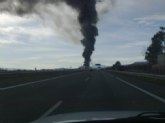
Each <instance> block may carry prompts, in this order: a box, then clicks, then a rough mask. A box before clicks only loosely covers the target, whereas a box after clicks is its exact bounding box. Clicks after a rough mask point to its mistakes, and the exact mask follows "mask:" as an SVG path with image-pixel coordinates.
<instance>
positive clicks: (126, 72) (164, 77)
mask: <svg viewBox="0 0 165 123" xmlns="http://www.w3.org/2000/svg"><path fill="white" fill-rule="evenodd" d="M108 71H110V72H116V73H122V74H129V75H136V76H143V77H150V78H155V79H163V80H165V75H156V74H148V73H136V72H128V71H116V70H108Z"/></svg>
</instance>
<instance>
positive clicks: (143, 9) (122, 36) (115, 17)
mask: <svg viewBox="0 0 165 123" xmlns="http://www.w3.org/2000/svg"><path fill="white" fill-rule="evenodd" d="M164 5H165V1H164V0H145V1H144V0H116V2H115V4H114V5H113V7H111V6H109V8H110V10H109V12H108V13H106V14H104V15H100V19H99V20H100V21H99V22H98V28H99V36H98V37H97V42H96V45H95V51H94V53H93V55H92V63H93V64H95V63H101V64H104V65H112V64H114V63H115V62H116V61H117V60H119V61H121V63H122V64H129V63H133V62H136V61H144V54H145V50H146V48H147V46H148V45H149V44H150V42H151V41H150V40H151V37H152V36H153V35H154V34H155V33H156V32H157V31H158V30H159V27H160V26H165V7H164ZM67 10H68V9H67ZM73 15H74V14H73ZM73 17H74V16H73ZM73 21H74V20H73ZM50 23H51V22H50V21H43V20H42V19H41V18H40V17H37V16H28V17H18V16H14V15H10V14H7V13H1V14H0V57H1V58H0V67H3V68H22V69H23V68H25V69H33V68H35V67H37V68H39V69H40V68H60V67H78V66H80V65H82V64H83V61H84V60H83V58H82V55H81V54H82V52H83V47H82V45H81V44H80V42H79V40H78V41H71V39H69V38H68V37H67V34H66V37H65V36H61V35H60V33H58V32H60V30H58V27H53V28H52V26H51V24H50ZM64 23H66V22H64ZM75 28H76V27H75ZM77 34H79V32H78V33H77ZM75 40H76V39H75Z"/></svg>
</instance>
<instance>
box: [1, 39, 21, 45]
mask: <svg viewBox="0 0 165 123" xmlns="http://www.w3.org/2000/svg"><path fill="white" fill-rule="evenodd" d="M17 43H19V42H17V41H15V40H1V39H0V45H9V44H17Z"/></svg>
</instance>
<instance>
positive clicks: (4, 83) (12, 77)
mask: <svg viewBox="0 0 165 123" xmlns="http://www.w3.org/2000/svg"><path fill="white" fill-rule="evenodd" d="M75 72H79V71H44V72H29V73H21V72H20V73H13V74H4V75H3V74H2V75H0V88H3V87H8V86H13V85H18V84H23V83H28V82H34V81H38V80H43V79H48V78H53V77H57V76H61V75H66V74H71V73H75Z"/></svg>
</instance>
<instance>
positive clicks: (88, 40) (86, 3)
mask: <svg viewBox="0 0 165 123" xmlns="http://www.w3.org/2000/svg"><path fill="white" fill-rule="evenodd" d="M108 1H110V0H104V1H102V0H0V12H8V13H10V14H14V15H18V16H25V15H33V14H35V15H39V16H41V17H42V16H43V15H44V14H45V13H46V14H47V15H49V14H50V16H46V17H51V18H52V19H53V21H54V23H55V25H58V26H57V27H59V28H60V27H63V28H61V30H62V33H63V34H64V36H65V34H66V35H68V34H69V35H70V36H72V38H73V39H78V38H74V37H76V35H77V34H76V32H77V31H76V29H79V28H78V27H80V29H79V31H78V32H81V35H82V36H83V39H82V40H81V43H82V44H83V46H84V52H83V57H84V59H85V60H84V66H85V67H89V66H90V61H91V55H92V53H93V51H94V45H95V41H96V36H98V29H97V26H96V24H97V21H98V13H105V12H106V11H107V10H108V6H105V5H106V4H102V8H100V7H98V8H99V10H100V11H99V12H98V13H97V10H96V3H97V2H101V3H103V2H107V3H108V4H111V2H108ZM64 3H65V4H66V5H68V6H70V7H71V8H73V10H75V11H76V13H77V21H78V22H79V23H78V24H79V25H78V24H77V26H74V24H73V20H74V19H73V20H72V22H71V21H70V24H68V25H67V26H68V27H67V32H66V31H65V30H66V28H65V26H62V25H63V24H60V22H61V21H63V20H65V19H66V20H67V18H65V15H66V14H64V12H62V11H63V10H61V11H59V12H57V11H54V10H53V9H52V10H51V9H50V8H51V7H50V6H54V7H55V8H58V7H59V6H62V5H64ZM103 5H104V6H103ZM46 6H48V8H49V9H47V8H46ZM46 11H47V12H46ZM69 14H71V13H69ZM56 15H58V17H59V18H60V19H61V18H63V19H62V20H61V21H60V20H58V18H57V17H56ZM75 15H76V14H75ZM52 16H53V17H52ZM62 16H63V17H62ZM46 19H50V18H46ZM57 20H58V23H56V22H57ZM68 22H69V18H68ZM71 23H72V24H71ZM73 30H74V33H75V34H74V33H73ZM71 32H72V34H71ZM79 37H81V36H79Z"/></svg>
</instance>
